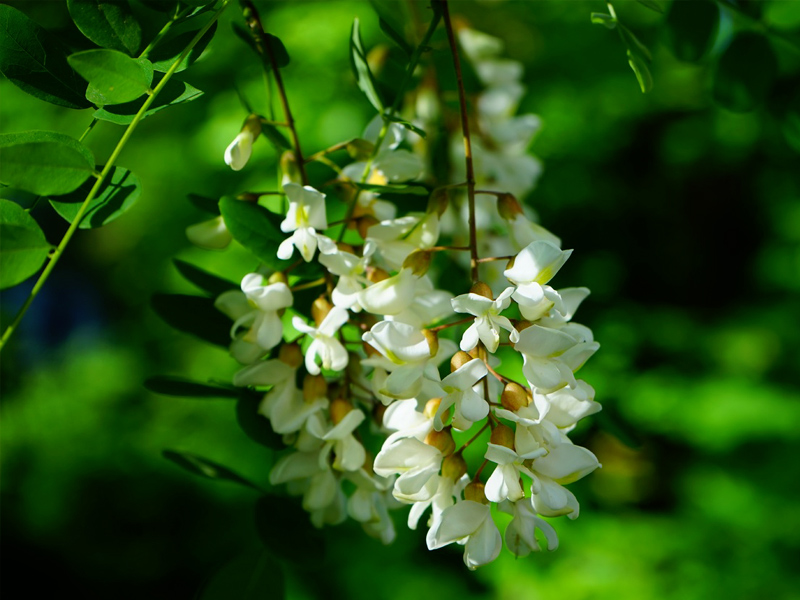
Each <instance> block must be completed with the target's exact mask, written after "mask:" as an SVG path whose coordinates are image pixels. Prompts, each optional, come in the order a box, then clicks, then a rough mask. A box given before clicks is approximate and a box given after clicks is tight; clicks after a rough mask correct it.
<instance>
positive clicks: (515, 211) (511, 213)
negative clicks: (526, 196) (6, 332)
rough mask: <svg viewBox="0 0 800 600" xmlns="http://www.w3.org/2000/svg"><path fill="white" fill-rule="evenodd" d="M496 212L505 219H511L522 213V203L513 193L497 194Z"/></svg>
mask: <svg viewBox="0 0 800 600" xmlns="http://www.w3.org/2000/svg"><path fill="white" fill-rule="evenodd" d="M497 212H498V213H500V216H501V217H502V218H504V219H505V220H506V221H513V220H514V219H516V218H517V215H521V214H522V213H523V210H522V205H521V204H520V203H519V201H518V200H517V199H516V198H515V197H514V195H513V194H498V195H497Z"/></svg>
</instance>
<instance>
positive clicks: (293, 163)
mask: <svg viewBox="0 0 800 600" xmlns="http://www.w3.org/2000/svg"><path fill="white" fill-rule="evenodd" d="M281 173H283V181H284V182H287V181H288V182H292V183H299V184H302V182H303V176H302V174H301V173H300V167H298V166H297V158H296V157H295V155H294V152H293V151H291V150H287V151H286V152H284V153H283V154H282V155H281Z"/></svg>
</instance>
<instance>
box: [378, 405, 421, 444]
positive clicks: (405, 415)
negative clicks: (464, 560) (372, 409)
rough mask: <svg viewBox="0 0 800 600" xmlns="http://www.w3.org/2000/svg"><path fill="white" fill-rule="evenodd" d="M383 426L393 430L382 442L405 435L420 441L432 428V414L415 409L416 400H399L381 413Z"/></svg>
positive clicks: (388, 441)
mask: <svg viewBox="0 0 800 600" xmlns="http://www.w3.org/2000/svg"><path fill="white" fill-rule="evenodd" d="M383 426H384V427H385V428H386V429H388V430H389V431H392V432H393V433H392V434H391V435H390V436H389V437H388V438H386V441H385V442H384V444H388V443H391V442H393V441H394V440H396V439H399V438H405V437H414V438H417V439H418V440H420V441H422V440H424V439H425V437H426V436H427V435H428V434H429V433H430V432H431V431H432V430H433V416H428V415H427V414H426V413H425V412H422V411H419V410H417V401H416V400H401V401H397V402H393V403H392V404H390V405H389V407H388V408H387V409H386V412H384V413H383Z"/></svg>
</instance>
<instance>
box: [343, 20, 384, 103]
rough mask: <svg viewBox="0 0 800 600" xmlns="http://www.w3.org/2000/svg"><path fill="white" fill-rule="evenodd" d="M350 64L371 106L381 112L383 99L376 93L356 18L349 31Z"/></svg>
mask: <svg viewBox="0 0 800 600" xmlns="http://www.w3.org/2000/svg"><path fill="white" fill-rule="evenodd" d="M350 65H351V66H352V68H353V74H354V75H355V76H356V83H357V84H358V87H359V88H360V89H361V91H362V92H364V94H365V95H366V96H367V99H368V100H369V101H370V103H371V104H372V106H374V107H375V108H376V109H377V110H378V112H383V101H382V100H381V98H380V96H379V95H378V90H377V89H376V87H375V77H373V75H372V71H370V69H369V64H367V54H366V52H365V51H364V42H362V41H361V32H360V30H359V23H358V19H355V20H354V21H353V29H352V30H351V32H350Z"/></svg>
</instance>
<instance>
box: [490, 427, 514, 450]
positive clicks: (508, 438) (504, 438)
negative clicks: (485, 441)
mask: <svg viewBox="0 0 800 600" xmlns="http://www.w3.org/2000/svg"><path fill="white" fill-rule="evenodd" d="M489 441H490V442H491V443H492V444H495V445H496V446H505V447H506V448H511V449H512V450H513V449H514V430H513V429H511V427H509V426H508V425H503V424H500V425H498V426H497V427H495V428H494V429H492V437H491V438H490V439H489Z"/></svg>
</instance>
